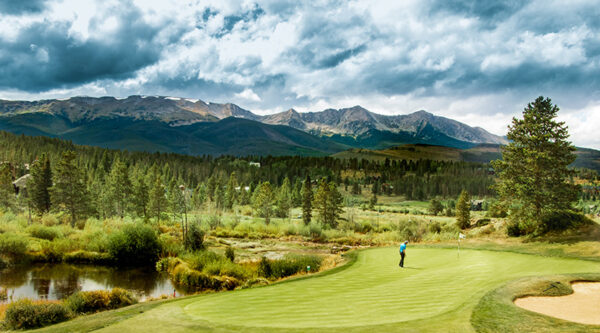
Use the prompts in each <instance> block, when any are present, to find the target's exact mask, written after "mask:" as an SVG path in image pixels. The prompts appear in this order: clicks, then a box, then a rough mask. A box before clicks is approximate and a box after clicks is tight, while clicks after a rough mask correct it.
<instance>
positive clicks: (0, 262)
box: [0, 258, 8, 269]
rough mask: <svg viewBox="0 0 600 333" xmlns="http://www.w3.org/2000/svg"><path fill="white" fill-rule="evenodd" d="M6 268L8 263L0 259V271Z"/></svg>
mask: <svg viewBox="0 0 600 333" xmlns="http://www.w3.org/2000/svg"><path fill="white" fill-rule="evenodd" d="M6 267H8V263H7V262H6V261H4V259H2V258H0V269H5V268H6Z"/></svg>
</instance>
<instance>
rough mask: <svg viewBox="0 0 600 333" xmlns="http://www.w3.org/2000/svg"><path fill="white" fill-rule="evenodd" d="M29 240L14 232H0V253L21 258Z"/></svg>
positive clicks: (13, 257)
mask: <svg viewBox="0 0 600 333" xmlns="http://www.w3.org/2000/svg"><path fill="white" fill-rule="evenodd" d="M28 244H29V242H28V241H27V239H26V238H25V237H22V236H19V235H16V234H9V233H5V234H0V254H2V255H5V256H7V257H10V258H12V259H13V260H14V259H19V258H22V257H23V256H24V255H25V252H26V251H27V246H28Z"/></svg>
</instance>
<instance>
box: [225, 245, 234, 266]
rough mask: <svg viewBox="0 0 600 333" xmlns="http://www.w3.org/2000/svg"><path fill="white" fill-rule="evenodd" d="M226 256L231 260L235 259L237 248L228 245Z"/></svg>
mask: <svg viewBox="0 0 600 333" xmlns="http://www.w3.org/2000/svg"><path fill="white" fill-rule="evenodd" d="M225 257H226V258H227V259H229V261H231V262H234V261H235V250H234V249H233V247H231V246H228V247H227V249H225Z"/></svg>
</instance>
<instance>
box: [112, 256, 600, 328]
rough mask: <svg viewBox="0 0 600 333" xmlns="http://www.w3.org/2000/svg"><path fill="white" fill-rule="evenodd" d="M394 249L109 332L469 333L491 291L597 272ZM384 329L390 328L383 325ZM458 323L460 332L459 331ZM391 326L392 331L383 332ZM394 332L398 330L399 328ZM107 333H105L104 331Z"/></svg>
mask: <svg viewBox="0 0 600 333" xmlns="http://www.w3.org/2000/svg"><path fill="white" fill-rule="evenodd" d="M398 260H399V255H398V253H397V249H395V248H378V249H370V250H365V251H361V252H360V253H359V255H358V258H357V260H356V262H355V263H354V264H352V265H351V266H350V267H348V268H347V269H345V270H342V271H340V272H337V273H334V274H329V275H324V276H321V277H319V276H316V277H314V278H308V279H301V280H298V281H291V282H287V283H281V284H275V285H273V286H268V287H263V288H253V289H244V290H237V291H233V292H224V293H215V294H208V295H202V296H197V297H191V298H185V299H182V300H179V301H175V302H171V303H167V304H164V305H161V306H158V307H156V308H154V309H151V310H149V311H147V312H144V313H142V314H140V315H137V316H135V317H133V318H130V319H127V320H124V321H121V322H118V323H115V324H114V325H112V326H108V327H105V328H104V331H114V332H130V331H144V332H148V331H156V332H163V331H175V332H185V331H197V330H226V331H230V330H233V331H236V330H242V331H243V330H244V329H249V328H253V329H254V330H257V329H258V328H262V329H261V330H266V331H271V330H290V329H296V330H297V329H299V330H310V329H311V328H321V329H324V328H330V330H333V331H335V330H336V328H339V330H346V329H349V328H351V327H356V328H358V327H363V328H364V327H365V326H373V328H374V329H376V330H377V325H382V326H380V328H382V330H389V327H390V326H389V325H390V324H392V323H396V324H402V323H404V325H402V327H404V328H411V327H413V326H411V324H417V326H418V327H420V328H427V327H429V326H428V325H429V324H428V323H431V324H433V323H435V324H436V325H441V326H442V327H444V326H443V325H444V321H448V322H449V323H448V325H450V326H448V327H447V328H448V329H449V330H451V329H452V327H451V326H452V325H455V326H454V327H461V329H466V328H469V329H470V325H469V323H468V321H469V319H468V318H469V316H470V314H471V311H472V309H473V306H474V304H476V303H477V301H478V300H479V298H481V297H482V295H483V294H485V293H486V292H487V291H489V290H491V289H493V288H496V287H498V286H499V285H501V284H502V283H504V282H506V281H509V280H513V279H516V278H519V277H524V276H535V275H550V274H562V273H579V272H599V271H600V265H599V264H598V263H595V262H590V261H584V260H576V259H562V258H549V257H541V256H534V255H524V254H516V253H509V252H492V251H477V250H462V251H461V252H460V257H458V256H457V251H456V250H451V249H429V248H409V249H408V251H407V257H406V267H405V268H399V267H398ZM386 324H388V325H387V326H386ZM456 325H459V326H456ZM386 327H387V328H386ZM396 328H397V327H396ZM101 331H103V330H101Z"/></svg>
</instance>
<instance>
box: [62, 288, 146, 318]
mask: <svg viewBox="0 0 600 333" xmlns="http://www.w3.org/2000/svg"><path fill="white" fill-rule="evenodd" d="M135 303H137V300H136V299H135V297H134V296H133V294H132V293H131V292H129V291H127V290H125V289H121V288H114V289H113V290H111V291H107V290H93V291H80V292H77V293H75V294H73V295H71V296H69V298H67V300H66V301H65V305H66V307H67V308H69V309H70V310H71V311H73V312H74V313H78V314H85V313H92V312H99V311H105V310H112V309H118V308H121V307H124V306H128V305H132V304H135Z"/></svg>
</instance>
